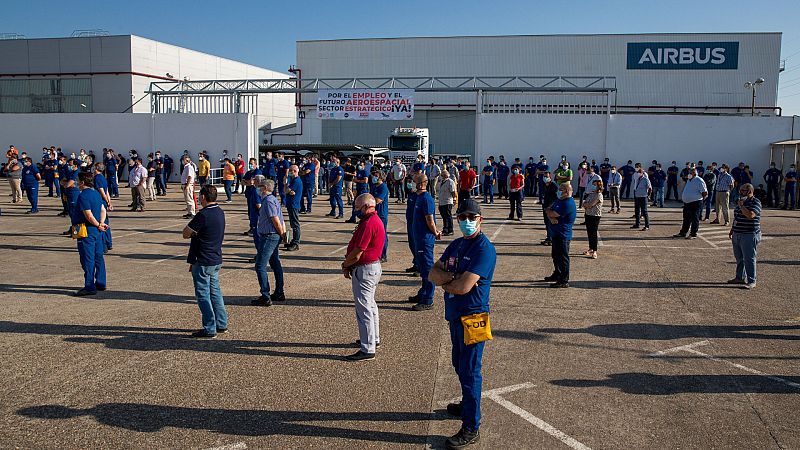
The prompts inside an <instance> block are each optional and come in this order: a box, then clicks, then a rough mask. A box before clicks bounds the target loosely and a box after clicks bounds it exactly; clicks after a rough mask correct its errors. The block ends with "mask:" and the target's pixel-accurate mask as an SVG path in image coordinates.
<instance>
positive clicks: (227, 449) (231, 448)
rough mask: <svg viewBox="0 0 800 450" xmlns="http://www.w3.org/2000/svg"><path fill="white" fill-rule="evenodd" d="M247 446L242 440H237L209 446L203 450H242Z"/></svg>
mask: <svg viewBox="0 0 800 450" xmlns="http://www.w3.org/2000/svg"><path fill="white" fill-rule="evenodd" d="M246 448H247V444H245V443H244V442H237V443H235V444H228V445H222V446H220V447H211V448H207V449H204V450H244V449H246Z"/></svg>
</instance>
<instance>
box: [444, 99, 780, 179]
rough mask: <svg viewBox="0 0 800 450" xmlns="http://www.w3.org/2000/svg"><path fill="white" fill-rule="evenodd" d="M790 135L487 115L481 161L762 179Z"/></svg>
mask: <svg viewBox="0 0 800 450" xmlns="http://www.w3.org/2000/svg"><path fill="white" fill-rule="evenodd" d="M791 127H792V118H791V117H756V118H751V117H721V116H709V117H705V116H675V115H612V116H605V115H558V116H557V115H536V114H481V115H480V117H479V119H478V129H477V131H476V135H477V138H476V147H477V149H476V154H477V158H476V161H478V162H480V161H485V160H486V158H487V157H488V156H489V155H495V156H497V155H500V154H503V155H505V156H506V159H507V160H508V159H509V158H514V157H517V156H518V157H521V158H523V160H527V158H528V157H529V156H533V157H534V158H538V156H539V155H541V154H543V155H546V156H547V157H548V162H549V163H550V165H551V167H553V164H555V163H556V162H557V161H558V160H559V159H560V158H561V155H566V156H567V159H568V160H569V161H570V163H571V164H572V165H573V168H574V166H575V164H576V163H577V161H580V158H581V156H582V155H587V156H588V157H589V159H592V158H595V159H597V161H598V163H599V162H601V161H602V159H603V158H605V157H608V158H609V159H610V160H611V162H612V163H613V164H618V165H624V164H625V162H626V161H627V160H629V159H631V160H633V161H634V162H637V161H638V162H642V163H643V164H646V163H649V162H650V161H652V160H653V159H655V160H658V161H660V162H661V163H662V164H663V165H664V167H668V165H669V163H670V162H671V161H672V160H676V161H678V164H679V165H681V166H682V165H683V164H684V163H685V162H686V161H692V162H697V161H698V160H703V161H704V162H705V163H706V164H709V163H711V162H712V161H716V162H718V163H720V164H721V163H723V162H725V163H728V164H731V165H735V164H738V163H739V162H740V161H743V162H745V163H746V164H749V165H750V168H751V170H753V172H754V174H755V175H756V178H757V179H761V176H762V175H763V173H764V171H765V170H766V169H767V167H768V165H769V161H770V153H769V144H770V143H771V142H776V141H780V140H784V139H789V138H790V137H791ZM434 132H435V130H432V131H431V133H434Z"/></svg>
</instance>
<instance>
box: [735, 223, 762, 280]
mask: <svg viewBox="0 0 800 450" xmlns="http://www.w3.org/2000/svg"><path fill="white" fill-rule="evenodd" d="M759 242H761V233H736V232H734V233H733V236H731V243H732V244H733V257H734V258H736V278H738V279H740V280H745V281H747V282H748V283H755V282H756V256H757V254H758V251H757V250H758V244H759Z"/></svg>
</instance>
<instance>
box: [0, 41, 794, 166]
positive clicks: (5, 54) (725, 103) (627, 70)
mask: <svg viewBox="0 0 800 450" xmlns="http://www.w3.org/2000/svg"><path fill="white" fill-rule="evenodd" d="M780 48H781V33H714V34H703V33H699V34H625V35H622V34H621V35H552V36H483V37H428V38H426V37H420V38H388V39H351V40H315V41H300V42H298V43H297V57H296V58H297V59H296V62H297V66H296V68H292V70H291V74H292V75H291V76H290V75H288V74H283V73H278V72H273V71H269V70H266V69H260V68H256V67H253V66H247V65H244V64H239V63H234V62H231V61H228V60H224V59H221V58H217V57H212V56H210V55H203V54H200V53H197V52H193V51H191V50H186V49H180V48H178V47H174V46H169V45H167V44H161V43H157V42H154V41H150V40H147V39H143V38H139V37H136V36H117V37H107V38H87V39H77V40H75V39H53V40H46V39H45V40H28V41H0V61H1V62H0V67H2V68H3V70H1V71H0V72H2V73H0V81H2V82H5V81H14V80H17V79H23V78H24V79H27V80H28V83H31V82H33V81H36V80H37V79H38V78H39V77H41V78H43V79H59V80H72V79H78V78H81V77H82V78H83V79H87V80H89V82H90V84H89V85H86V84H84V85H82V87H80V86H70V87H69V89H66V90H62V91H61V92H60V93H59V94H57V96H60V98H61V100H60V102H61V103H60V104H61V107H62V108H63V109H62V110H64V111H65V112H66V111H67V110H69V111H74V110H75V108H76V106H75V105H76V104H78V105H80V104H84V105H86V108H85V109H86V110H89V111H92V112H96V113H99V112H101V111H103V112H110V111H115V112H122V111H133V112H149V113H151V114H148V116H150V117H151V118H150V119H147V120H144V119H137V120H138V121H139V122H141V123H143V124H144V123H146V122H149V123H152V124H154V125H151V129H149V130H146V133H145V134H148V133H150V134H152V136H151V137H150V138H149V139H148V140H147V141H146V142H142V143H140V144H138V145H142V146H144V147H156V146H164V145H167V144H168V145H169V146H173V147H177V148H182V147H184V148H185V147H190V148H193V147H194V146H197V145H203V143H210V144H207V145H206V147H214V146H220V145H225V144H224V142H226V141H225V139H227V140H231V139H232V142H233V143H232V144H231V145H230V146H228V147H227V148H229V149H230V148H233V149H235V151H238V152H242V153H244V152H245V151H246V152H248V153H249V154H251V155H252V154H254V152H255V149H256V147H257V145H258V144H273V145H289V144H294V145H298V144H299V145H303V144H330V145H334V144H335V145H342V144H349V145H358V146H367V147H384V146H386V144H387V138H388V136H389V134H390V133H391V131H392V130H393V129H394V128H396V127H398V126H402V127H418V128H427V129H429V135H430V149H431V151H432V153H433V154H468V155H471V156H472V157H473V158H475V159H477V160H481V159H483V158H485V157H487V156H488V155H492V154H494V155H499V154H504V155H506V156H509V157H512V156H519V157H523V158H527V157H528V156H538V155H539V154H545V155H548V156H549V157H550V158H551V159H554V158H558V157H560V156H561V155H565V156H567V157H568V158H579V157H580V155H589V156H591V157H594V158H597V159H602V158H604V157H608V158H610V159H611V160H612V161H615V162H621V161H627V160H628V159H634V160H637V159H638V160H645V159H648V160H649V159H659V160H662V161H671V160H676V161H690V160H691V161H697V160H698V159H704V160H706V161H714V160H716V161H719V162H722V161H726V162H734V160H736V162H738V161H747V162H749V163H750V164H751V165H752V166H753V169H754V170H755V171H757V172H758V171H760V170H761V169H762V168H763V167H766V165H767V163H768V162H769V159H770V143H773V142H778V141H783V140H787V139H793V138H794V136H793V134H794V118H791V117H783V116H781V110H780V108H779V105H777V89H778V88H777V86H778V77H779V75H780V72H781V70H782V69H781V61H780ZM48 52H50V54H51V55H56V56H57V57H56V56H51V57H43V56H42V55H44V54H47V53H48ZM70 52H72V53H76V54H80V55H82V56H80V57H77V56H75V57H73V56H69V55H70V54H71V53H70ZM80 61H83V62H84V63H83V65H81V66H78V65H77V64H78V62H80ZM47 64H50V65H49V66H48V65H47ZM113 82H118V83H119V85H118V87H113V86H112V87H109V86H110V85H111V84H112V83H113ZM82 83H87V82H86V81H84V82H82ZM8 86H10V85H8ZM342 88H351V89H372V90H375V89H384V88H403V89H407V90H409V91H410V92H413V96H414V110H413V114H410V115H409V116H407V117H408V118H407V119H406V120H354V119H363V118H364V117H360V118H359V117H349V118H345V119H344V120H342V117H336V118H333V117H329V116H324V115H323V114H321V113H320V112H319V111H318V110H317V96H318V95H319V93H320V92H321V91H322V90H324V89H342ZM15 89H16V88H15ZM28 89H31V90H32V89H34V87H33V85H32V84H29V85H28ZM37 89H38V88H37ZM148 90H150V91H151V94H149V95H148V94H146V91H148ZM15 92H18V91H15ZM76 92H80V94H79V95H78V94H77V93H76ZM119 92H122V93H119ZM37 95H38V94H34V93H33V92H32V91H31V92H26V93H24V94H22V95H18V96H16V97H26V96H27V97H29V98H30V100H31V102H35V101H37ZM53 95H56V94H53ZM89 95H90V96H91V99H89V98H87V96H89ZM12 97H15V96H14V95H8V94H7V90H5V89H0V105H4V104H5V105H10V106H0V110H5V109H4V108H9V109H10V110H14V111H16V112H22V110H23V109H25V108H28V109H31V108H33V105H34V103H31V104H30V105H29V104H27V103H25V102H26V101H27V100H24V99H19V98H12ZM67 97H70V98H67ZM71 97H80V98H81V99H77V98H71ZM128 97H130V99H128ZM86 101H89V103H90V104H91V106H89V103H86ZM131 105H132V106H131ZM81 108H83V107H82V106H81ZM19 116H20V117H18V118H17V119H15V121H8V120H7V121H5V122H6V123H7V124H9V123H12V122H13V125H6V127H7V128H8V129H9V130H10V133H11V135H12V136H13V135H14V134H17V135H21V136H23V137H24V136H25V133H24V132H21V131H19V130H20V129H25V130H27V129H30V128H31V126H27V127H26V126H25V125H24V124H23V123H22V122H25V123H29V122H31V121H35V120H36V119H30V118H29V117H22V116H30V115H27V114H23V115H19ZM48 116H49V115H48ZM387 118H389V117H388V116H387ZM348 119H349V120H348ZM390 119H394V117H392V118H390ZM48 120H49V121H48V122H47V123H48V124H49V125H48V127H49V128H56V129H58V130H59V132H63V130H64V128H67V125H64V126H63V127H61V126H59V125H57V122H58V120H59V119H53V120H50V119H48ZM109 120H111V119H109ZM114 120H116V119H114ZM62 121H63V120H62ZM157 122H159V123H162V124H161V125H156V123H157ZM167 122H169V123H170V124H167ZM178 122H179V125H175V124H177V123H178ZM54 123H56V125H53V124H54ZM43 125H44V124H43V123H36V124H35V127H38V128H39V129H41V127H42V126H43ZM109 126H112V125H110V124H109ZM142 126H144V125H142ZM174 126H180V127H183V128H182V129H183V130H184V132H183V133H177V134H176V133H175V132H174V130H175V128H173V127H174ZM20 127H21V128H20ZM3 128H4V127H3V126H2V125H0V132H2V131H3ZM228 128H231V130H230V132H226V131H225V130H227V129H228ZM259 130H261V131H262V132H261V133H260V134H259ZM106 134H108V133H106ZM139 134H141V133H139ZM231 136H232V138H231ZM221 137H222V138H224V139H222V140H221ZM103 138H104V139H105V138H107V136H104V137H103ZM84 139H85V135H84ZM125 139H135V137H133V136H126V137H125ZM164 139H167V141H164ZM141 140H142V139H141V138H140V141H141ZM15 141H16V142H25V140H24V139H23V140H19V139H16V140H15ZM164 142H166V144H165V143H164ZM220 142H223V143H220Z"/></svg>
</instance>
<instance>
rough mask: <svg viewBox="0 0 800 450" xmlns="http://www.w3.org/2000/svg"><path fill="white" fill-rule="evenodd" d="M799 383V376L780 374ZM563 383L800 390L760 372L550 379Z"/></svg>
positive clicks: (641, 391) (650, 391)
mask: <svg viewBox="0 0 800 450" xmlns="http://www.w3.org/2000/svg"><path fill="white" fill-rule="evenodd" d="M782 378H783V379H785V380H787V381H789V382H792V383H800V377H782ZM550 383H551V384H554V385H556V386H564V387H583V388H586V387H605V388H613V389H618V390H620V391H621V392H624V393H626V394H635V395H674V394H687V393H694V394H800V390H798V389H797V388H796V387H792V386H790V385H789V384H786V383H782V382H780V381H777V380H772V379H769V378H767V377H764V376H761V375H656V374H651V373H641V372H632V373H615V374H611V375H609V376H608V377H607V378H606V379H604V380H580V379H563V380H553V381H551V382H550Z"/></svg>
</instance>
